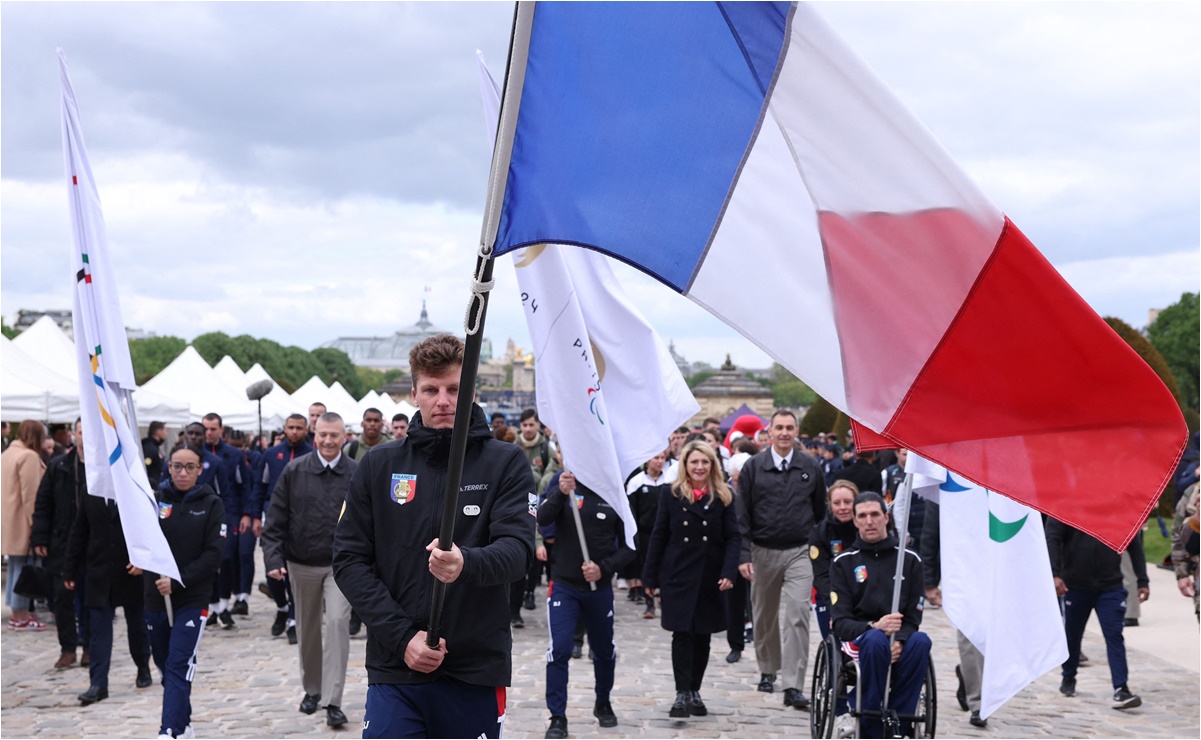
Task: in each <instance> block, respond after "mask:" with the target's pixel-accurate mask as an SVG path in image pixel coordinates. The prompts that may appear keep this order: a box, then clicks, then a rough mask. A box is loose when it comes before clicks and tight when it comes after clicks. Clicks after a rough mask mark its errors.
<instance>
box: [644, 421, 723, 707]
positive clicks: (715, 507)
mask: <svg viewBox="0 0 1201 740" xmlns="http://www.w3.org/2000/svg"><path fill="white" fill-rule="evenodd" d="M680 460H681V472H680V474H679V475H678V476H677V477H676V480H675V482H674V483H673V484H672V485H671V486H670V487H667V486H665V487H663V489H662V492H661V493H660V498H659V510H658V513H657V515H656V517H655V526H654V529H653V530H652V532H651V537H650V545H649V547H648V549H647V553H646V566H645V568H644V569H643V572H642V585H643V588H644V589H645V590H646V593H647V596H652V597H653V596H654V594H655V591H656V590H658V591H659V595H660V597H661V605H662V609H661V613H662V622H661V623H662V625H663V629H666V630H670V631H671V633H672V635H671V665H672V671H673V673H674V674H675V684H676V699H675V703H674V704H672V707H671V711H670V712H669V715H670V716H672V717H687V716H689V715H694V716H703V715H705V714H708V710H707V709H706V707H705V704H704V702H703V701H701V694H700V688H701V681H702V680H703V679H704V677H705V666H706V665H707V664H708V662H709V642H710V639H711V637H712V635H713V633H714V632H721V631H722V630H724V629H726V617H725V602H724V600H723V599H722V595H721V592H722V591H726V590H728V589H730V588H732V587H733V585H734V579H735V578H737V577H738V555H739V545H740V538H739V534H738V516H737V514H736V513H735V511H734V497H733V494H732V493H731V491H730V487H729V486H728V485H726V482H725V479H724V478H725V476H724V475H723V474H722V469H721V463H720V462H719V461H718V459H717V455H716V454H714V452H713V449H712V448H711V447H710V446H709V445H708V444H706V443H705V442H704V441H703V440H702V441H695V442H689V443H688V444H686V445H685V446H684V449H683V450H682V451H681V453H680ZM741 627H742V625H741V624H738V625H734V628H736V629H741Z"/></svg>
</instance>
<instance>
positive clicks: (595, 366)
mask: <svg viewBox="0 0 1201 740" xmlns="http://www.w3.org/2000/svg"><path fill="white" fill-rule="evenodd" d="M571 346H573V347H575V348H577V349H579V350H580V359H582V360H583V361H584V362H586V363H587V364H588V365H589V369H590V370H592V384H591V385H589V386H588V388H587V390H586V391H585V393H586V394H587V396H588V411H589V413H591V414H592V415H593V416H595V417H596V420H597V421H599V422H600V423H601V425H602V426H603V425H604V423H605V419H604V417H602V416H601V413H600V408H598V406H599V404H598V403H597V402H598V401H599V400H600V397H601V395H600V390H601V381H602V380H604V377H605V357H604V355H602V354H601V352H600V349H599V348H598V347H597V346H596V342H593V341H592V340H591V339H589V340H588V347H589V349H584V342H583V340H582V339H580V338H579V337H576V340H575V341H574V342H572V343H571Z"/></svg>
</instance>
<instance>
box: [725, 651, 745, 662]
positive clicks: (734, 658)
mask: <svg viewBox="0 0 1201 740" xmlns="http://www.w3.org/2000/svg"><path fill="white" fill-rule="evenodd" d="M740 660H742V651H741V650H731V651H730V654H729V655H727V656H726V662H727V663H737V662H738V661H740Z"/></svg>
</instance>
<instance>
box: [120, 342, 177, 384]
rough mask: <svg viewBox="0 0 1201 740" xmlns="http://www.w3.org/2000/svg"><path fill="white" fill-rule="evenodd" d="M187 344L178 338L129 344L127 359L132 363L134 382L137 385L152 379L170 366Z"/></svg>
mask: <svg viewBox="0 0 1201 740" xmlns="http://www.w3.org/2000/svg"><path fill="white" fill-rule="evenodd" d="M187 346H188V343H187V342H185V341H184V340H182V339H180V338H179V337H170V336H168V337H150V338H148V339H135V340H134V341H132V342H130V343H129V359H130V361H131V362H132V363H133V377H134V381H135V382H137V383H138V384H139V385H141V384H142V383H145V382H146V381H148V380H150V379H151V378H153V377H154V376H155V375H158V374H159V373H160V372H162V371H163V368H165V367H166V366H167V365H170V364H171V362H172V361H174V360H175V358H176V357H179V355H180V353H182V352H183V351H184V348H185V347H187Z"/></svg>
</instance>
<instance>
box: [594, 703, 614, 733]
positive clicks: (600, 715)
mask: <svg viewBox="0 0 1201 740" xmlns="http://www.w3.org/2000/svg"><path fill="white" fill-rule="evenodd" d="M592 716H593V717H596V719H597V721H598V722H599V723H600V726H601V727H616V726H617V715H616V714H613V705H612V704H610V703H609V702H607V701H598V702H597V703H596V706H594V707H593V708H592Z"/></svg>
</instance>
